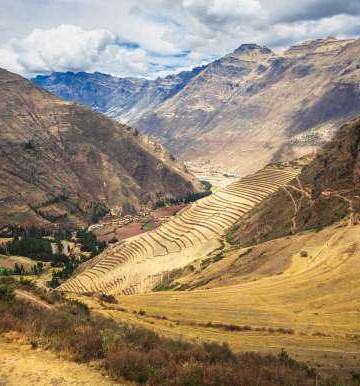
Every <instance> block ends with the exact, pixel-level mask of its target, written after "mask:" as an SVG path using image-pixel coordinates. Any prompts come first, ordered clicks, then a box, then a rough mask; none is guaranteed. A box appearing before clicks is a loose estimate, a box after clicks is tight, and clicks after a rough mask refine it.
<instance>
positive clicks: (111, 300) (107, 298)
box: [99, 294, 118, 304]
mask: <svg viewBox="0 0 360 386" xmlns="http://www.w3.org/2000/svg"><path fill="white" fill-rule="evenodd" d="M99 299H100V300H101V301H102V302H106V303H112V304H117V303H118V301H117V300H116V299H115V296H114V295H107V294H100V295H99Z"/></svg>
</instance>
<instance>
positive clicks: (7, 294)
mask: <svg viewBox="0 0 360 386" xmlns="http://www.w3.org/2000/svg"><path fill="white" fill-rule="evenodd" d="M14 298H15V292H14V288H13V287H11V286H9V285H4V284H1V285H0V301H1V302H4V303H11V302H12V301H13V300H14Z"/></svg>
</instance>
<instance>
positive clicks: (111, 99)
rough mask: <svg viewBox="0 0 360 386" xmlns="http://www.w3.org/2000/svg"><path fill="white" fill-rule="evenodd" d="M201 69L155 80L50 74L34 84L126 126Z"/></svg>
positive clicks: (94, 74) (69, 73) (181, 86)
mask: <svg viewBox="0 0 360 386" xmlns="http://www.w3.org/2000/svg"><path fill="white" fill-rule="evenodd" d="M201 69H202V68H201V67H197V68H194V69H193V70H192V71H184V72H181V73H179V74H177V75H169V76H167V77H166V78H158V79H155V80H147V79H137V78H117V77H114V76H111V75H107V74H102V73H99V72H95V73H93V74H90V73H85V72H78V73H73V72H66V73H61V72H54V73H52V74H51V75H49V76H48V75H39V76H37V77H36V78H35V79H34V81H35V83H37V84H38V85H39V86H41V87H43V88H45V89H46V90H48V91H50V92H52V93H54V94H55V95H58V96H59V97H61V98H63V99H65V100H68V101H76V102H79V103H80V104H83V105H85V106H88V107H91V108H92V109H93V110H95V111H99V112H102V113H105V114H107V115H108V116H110V117H114V118H119V120H120V121H121V122H128V121H129V120H131V119H132V118H133V117H135V118H136V117H139V116H140V115H141V114H143V113H145V112H147V111H150V110H151V109H154V108H156V107H157V106H158V105H160V104H161V103H162V102H164V101H165V100H166V99H168V98H171V97H172V96H174V95H175V94H176V93H178V92H179V91H180V90H181V89H182V88H183V87H184V86H185V85H186V84H187V83H188V82H189V81H190V79H192V78H193V77H194V76H195V75H197V74H198V73H199V72H200V71H201Z"/></svg>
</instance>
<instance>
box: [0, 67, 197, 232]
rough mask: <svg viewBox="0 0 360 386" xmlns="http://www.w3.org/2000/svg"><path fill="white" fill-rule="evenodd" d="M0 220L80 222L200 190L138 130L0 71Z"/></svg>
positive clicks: (34, 223)
mask: <svg viewBox="0 0 360 386" xmlns="http://www.w3.org/2000/svg"><path fill="white" fill-rule="evenodd" d="M0 88H1V93H0V113H1V114H0V144H1V146H0V176H1V177H0V214H1V224H2V225H4V224H20V225H28V226H39V227H47V226H51V224H52V223H57V224H59V225H60V224H63V225H69V226H70V225H72V226H84V225H85V224H88V223H90V222H93V221H96V219H97V218H98V217H101V215H104V214H105V213H106V212H107V211H109V210H112V211H114V212H117V213H128V212H131V211H134V210H135V209H139V208H140V207H141V206H142V205H146V204H150V205H151V204H154V203H155V202H157V200H159V199H163V198H164V197H165V198H166V197H168V198H174V197H179V196H181V197H183V196H186V195H187V194H189V193H192V192H194V191H196V190H197V189H198V187H199V182H197V181H196V180H195V179H194V177H193V176H192V175H190V174H189V173H188V172H187V170H186V168H185V167H184V165H183V164H182V163H180V162H178V161H176V160H175V159H174V157H173V156H171V154H169V153H168V152H167V151H166V150H165V149H164V148H163V147H162V146H161V145H159V144H157V143H156V142H154V141H153V140H152V139H150V138H149V137H146V136H143V135H140V134H139V133H138V131H137V130H135V129H132V128H130V127H128V126H125V125H122V124H120V123H117V122H116V121H113V120H111V119H109V118H107V117H106V116H104V115H103V114H100V113H96V112H93V111H91V110H89V109H87V108H85V107H82V106H79V105H78V104H76V103H73V102H67V101H64V100H62V99H60V98H58V97H56V96H55V95H54V94H51V93H49V92H47V91H45V90H43V89H41V88H40V87H38V86H36V85H34V83H33V82H31V81H29V80H26V79H24V78H22V77H21V76H19V75H16V74H13V73H10V72H8V71H6V70H1V69H0Z"/></svg>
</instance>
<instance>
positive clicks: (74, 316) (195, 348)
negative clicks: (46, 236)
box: [0, 278, 332, 386]
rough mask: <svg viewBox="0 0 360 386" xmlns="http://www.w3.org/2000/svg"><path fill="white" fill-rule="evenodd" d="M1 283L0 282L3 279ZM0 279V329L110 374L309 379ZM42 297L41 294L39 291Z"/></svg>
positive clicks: (270, 381)
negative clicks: (22, 294)
mask: <svg viewBox="0 0 360 386" xmlns="http://www.w3.org/2000/svg"><path fill="white" fill-rule="evenodd" d="M3 283H4V282H3ZM5 283H6V284H1V285H0V309H1V313H0V331H1V332H2V333H4V332H7V331H17V332H18V333H21V334H23V335H24V336H26V337H27V338H28V339H29V341H30V343H31V345H32V347H34V348H35V347H37V346H38V345H41V346H43V347H45V348H48V349H51V350H54V351H57V352H61V353H62V354H63V355H68V356H69V357H70V359H72V360H75V361H78V362H89V361H98V362H99V363H100V364H101V366H102V367H103V368H104V369H106V371H107V372H108V374H109V375H111V376H112V377H113V378H115V379H126V380H129V381H133V382H136V383H138V384H149V385H191V386H195V385H227V386H231V385H250V384H255V383H257V384H261V385H295V384H296V385H298V384H301V385H312V384H314V379H315V376H316V374H315V371H314V370H313V369H311V368H309V367H307V366H306V365H303V364H301V363H298V362H296V361H295V360H293V359H291V358H289V356H288V355H287V353H286V352H284V351H282V352H281V353H280V354H279V355H278V356H277V357H275V356H272V355H268V356H260V355H257V354H254V353H246V354H235V353H233V352H232V351H231V350H230V349H229V347H228V346H227V345H226V344H223V345H219V344H216V343H203V344H193V343H188V342H185V341H182V340H177V341H175V340H171V339H167V338H162V337H160V336H159V335H157V334H156V333H154V332H152V331H148V330H146V329H143V328H138V327H131V326H128V325H126V324H119V323H115V322H113V321H111V320H108V319H104V318H100V317H94V316H92V315H90V313H89V311H88V309H87V307H86V306H85V305H83V304H82V303H79V302H75V301H68V300H65V299H63V298H61V297H60V296H59V295H56V297H55V298H54V297H51V298H50V299H49V300H51V301H52V303H55V306H54V307H53V308H52V309H50V310H48V309H45V308H40V307H37V306H36V305H33V304H30V303H26V302H24V301H22V300H19V299H15V297H14V292H13V291H14V287H15V286H19V285H20V286H21V285H22V286H24V285H25V286H26V288H27V289H29V288H31V285H30V284H29V283H23V284H16V282H14V281H11V280H9V278H8V279H7V282H5ZM43 298H46V296H43ZM326 384H332V383H326Z"/></svg>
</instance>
